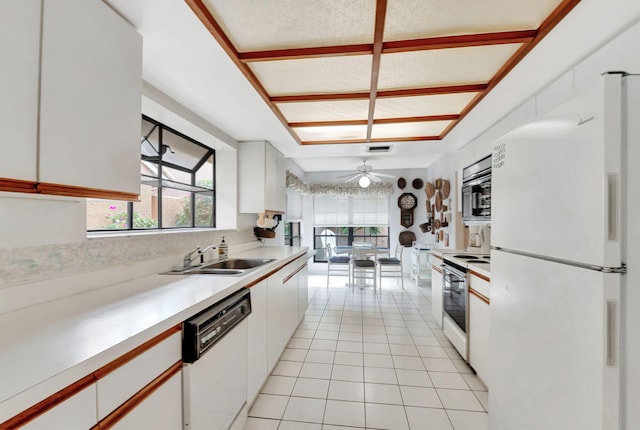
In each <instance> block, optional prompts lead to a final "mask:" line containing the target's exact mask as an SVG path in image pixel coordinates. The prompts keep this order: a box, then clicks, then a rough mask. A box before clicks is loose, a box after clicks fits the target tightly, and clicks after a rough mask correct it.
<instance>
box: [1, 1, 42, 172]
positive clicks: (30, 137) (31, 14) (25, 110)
mask: <svg viewBox="0 0 640 430" xmlns="http://www.w3.org/2000/svg"><path fill="white" fill-rule="evenodd" d="M39 55H40V2H36V1H24V0H2V1H1V2H0V58H2V67H1V69H0V77H1V78H0V94H1V95H2V96H1V97H0V128H1V129H2V146H1V148H2V157H0V178H11V179H20V180H25V181H35V180H36V154H37V146H38V74H39V62H40V60H39Z"/></svg>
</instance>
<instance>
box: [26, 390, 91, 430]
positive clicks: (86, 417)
mask: <svg viewBox="0 0 640 430" xmlns="http://www.w3.org/2000/svg"><path fill="white" fill-rule="evenodd" d="M97 422H98V420H97V418H96V386H95V384H93V385H90V386H89V387H87V388H85V389H84V390H82V391H80V392H79V393H77V394H75V395H74V396H73V397H71V398H69V399H68V400H66V401H65V402H63V403H61V404H59V405H58V406H56V407H55V408H53V409H51V410H50V411H48V412H46V413H45V414H43V415H40V416H39V417H38V418H36V419H35V420H33V421H31V422H29V423H27V424H26V425H25V426H23V427H21V428H22V429H26V430H58V429H59V430H68V429H87V428H91V427H93V426H94V425H95V424H96V423H97Z"/></svg>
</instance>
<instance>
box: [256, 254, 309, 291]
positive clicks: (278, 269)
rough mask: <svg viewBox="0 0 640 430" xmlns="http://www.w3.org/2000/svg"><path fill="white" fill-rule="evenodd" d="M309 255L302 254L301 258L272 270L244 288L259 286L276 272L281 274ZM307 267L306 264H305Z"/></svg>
mask: <svg viewBox="0 0 640 430" xmlns="http://www.w3.org/2000/svg"><path fill="white" fill-rule="evenodd" d="M306 256H307V254H306V253H305V254H302V255H301V256H299V257H296V258H294V259H293V260H291V261H289V262H287V263H285V264H283V265H282V266H279V267H276V268H275V269H273V270H271V271H270V272H269V273H267V274H265V275H262V276H260V277H259V278H258V279H256V280H255V281H251V282H250V283H248V284H247V285H245V286H244V288H251V287H255V286H256V285H258V284H259V283H260V282H262V281H264V280H265V279H267V278H268V277H270V276H271V275H273V274H274V273H276V272H279V271H280V270H281V269H284V268H285V267H287V266H288V265H289V264H291V263H293V262H294V261H298V260H299V259H301V258H304V257H306ZM305 265H306V263H305Z"/></svg>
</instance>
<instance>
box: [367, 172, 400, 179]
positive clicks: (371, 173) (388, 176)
mask: <svg viewBox="0 0 640 430" xmlns="http://www.w3.org/2000/svg"><path fill="white" fill-rule="evenodd" d="M369 174H370V175H374V176H379V177H381V178H395V176H394V175H387V174H386V173H378V172H369Z"/></svg>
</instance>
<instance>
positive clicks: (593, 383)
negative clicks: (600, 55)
mask: <svg viewBox="0 0 640 430" xmlns="http://www.w3.org/2000/svg"><path fill="white" fill-rule="evenodd" d="M594 79H596V78H594ZM491 225H492V231H491V234H492V252H491V317H490V324H491V326H490V330H491V335H490V336H491V339H490V349H491V359H492V369H491V370H492V371H491V374H490V386H489V428H490V429H491V430H515V429H517V430H555V429H557V430H574V429H575V430H578V429H579V430H601V429H607V430H618V429H625V430H632V429H640V411H639V410H640V370H639V369H640V276H639V275H638V270H639V269H640V267H639V266H640V76H633V75H627V74H624V73H617V72H616V73H607V74H604V75H602V76H601V77H598V78H597V79H596V80H595V82H594V85H593V87H592V88H591V89H590V90H589V91H588V92H586V93H585V94H583V95H581V96H579V97H576V98H574V99H572V100H570V101H568V102H567V103H564V104H562V105H561V106H559V107H558V108H556V109H554V110H553V111H552V112H551V113H549V114H548V115H545V116H543V117H540V118H538V119H537V120H536V121H534V122H531V123H529V124H527V125H525V126H522V127H519V128H517V129H515V130H513V131H512V132H510V133H508V134H507V135H505V136H503V137H502V138H501V139H499V140H498V141H496V142H495V145H494V149H493V170H492V222H491Z"/></svg>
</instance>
